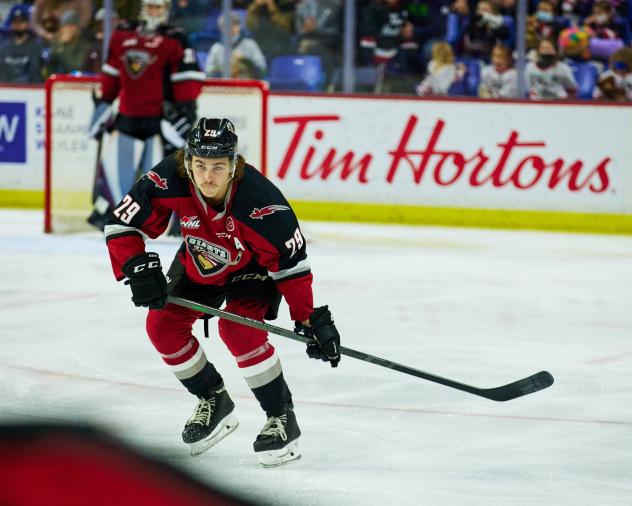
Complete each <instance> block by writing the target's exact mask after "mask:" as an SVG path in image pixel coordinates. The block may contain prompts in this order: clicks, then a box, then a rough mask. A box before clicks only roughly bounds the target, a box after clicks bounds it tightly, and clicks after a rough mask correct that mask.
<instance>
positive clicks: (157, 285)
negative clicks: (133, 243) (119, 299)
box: [121, 253, 167, 309]
mask: <svg viewBox="0 0 632 506" xmlns="http://www.w3.org/2000/svg"><path fill="white" fill-rule="evenodd" d="M121 270H122V271H123V274H125V276H127V280H126V281H125V284H126V285H129V286H130V288H131V289H132V302H133V303H134V304H135V305H136V306H138V307H140V306H142V307H148V308H149V309H162V308H163V307H165V306H166V305H167V278H165V275H164V274H163V273H162V267H161V266H160V257H159V256H158V253H142V254H140V255H136V256H133V257H132V258H130V259H129V260H128V261H127V262H125V264H124V265H123V267H122V269H121Z"/></svg>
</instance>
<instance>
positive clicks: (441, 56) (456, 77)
mask: <svg viewBox="0 0 632 506" xmlns="http://www.w3.org/2000/svg"><path fill="white" fill-rule="evenodd" d="M464 77H465V66H464V65H463V64H462V63H454V52H453V51H452V46H451V45H450V44H448V43H447V42H435V43H434V45H433V46H432V59H431V60H430V62H429V63H428V73H427V74H426V77H425V78H424V79H423V81H421V82H420V83H419V84H418V85H417V87H416V88H415V91H416V92H417V95H419V96H420V97H427V96H431V95H447V94H448V92H449V91H450V88H451V87H452V86H454V85H455V84H457V83H459V82H461V81H462V80H463V78H464Z"/></svg>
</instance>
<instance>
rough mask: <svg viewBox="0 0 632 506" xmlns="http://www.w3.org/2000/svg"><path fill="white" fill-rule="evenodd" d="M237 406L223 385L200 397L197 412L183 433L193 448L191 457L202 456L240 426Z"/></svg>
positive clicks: (185, 439)
mask: <svg viewBox="0 0 632 506" xmlns="http://www.w3.org/2000/svg"><path fill="white" fill-rule="evenodd" d="M234 409H235V404H234V403H233V401H232V399H231V398H230V397H229V395H228V392H227V391H226V389H225V388H224V385H223V384H221V385H219V386H218V387H215V388H214V389H212V390H211V391H210V392H209V395H208V397H207V398H204V397H200V398H199V400H198V404H197V406H196V407H195V411H194V412H193V415H191V418H189V419H188V420H187V423H186V425H185V426H184V430H183V431H182V440H183V441H184V442H185V443H188V444H189V446H190V448H191V455H194V456H195V455H200V454H201V453H204V452H205V451H206V450H208V449H209V448H210V447H211V446H213V445H215V444H216V443H218V442H219V441H220V440H222V439H223V438H225V437H226V436H227V435H228V434H230V433H231V432H232V431H234V430H235V429H236V428H237V426H238V425H239V421H238V420H237V416H236V415H235V413H234Z"/></svg>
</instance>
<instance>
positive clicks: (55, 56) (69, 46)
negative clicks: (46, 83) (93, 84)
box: [46, 11, 92, 76]
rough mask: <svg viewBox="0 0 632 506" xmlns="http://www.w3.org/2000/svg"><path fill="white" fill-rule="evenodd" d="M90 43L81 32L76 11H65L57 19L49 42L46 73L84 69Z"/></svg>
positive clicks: (90, 48) (62, 72)
mask: <svg viewBox="0 0 632 506" xmlns="http://www.w3.org/2000/svg"><path fill="white" fill-rule="evenodd" d="M91 50H92V45H91V44H90V42H89V41H88V40H87V39H85V38H84V37H83V36H82V34H81V25H80V19H79V16H78V15H77V13H76V12H74V11H66V12H64V14H63V15H62V16H61V19H60V20H59V29H58V30H57V33H55V37H54V38H53V43H52V44H51V49H50V55H49V58H48V64H47V66H46V67H47V74H48V75H49V76H50V75H51V74H67V73H68V72H72V71H78V72H83V71H84V70H85V65H86V62H87V61H88V58H89V55H90V52H91Z"/></svg>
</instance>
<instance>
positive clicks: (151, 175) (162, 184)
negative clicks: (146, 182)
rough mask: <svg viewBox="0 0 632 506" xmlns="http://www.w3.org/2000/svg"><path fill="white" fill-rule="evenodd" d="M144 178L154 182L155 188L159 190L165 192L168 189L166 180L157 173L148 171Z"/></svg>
mask: <svg viewBox="0 0 632 506" xmlns="http://www.w3.org/2000/svg"><path fill="white" fill-rule="evenodd" d="M145 176H147V179H151V180H152V181H153V182H154V184H155V185H156V188H158V189H160V190H166V189H167V188H168V186H167V179H166V178H164V177H160V176H159V175H158V173H157V172H154V171H153V170H150V171H149V172H148V173H147V174H145Z"/></svg>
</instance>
